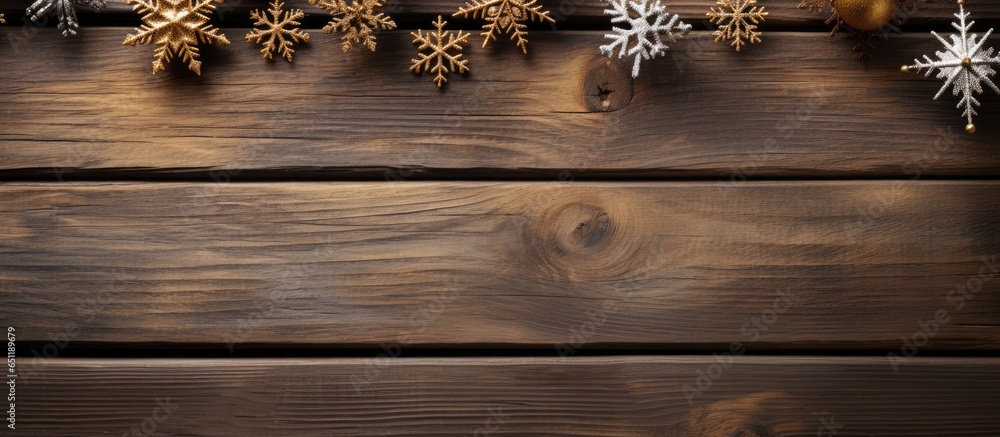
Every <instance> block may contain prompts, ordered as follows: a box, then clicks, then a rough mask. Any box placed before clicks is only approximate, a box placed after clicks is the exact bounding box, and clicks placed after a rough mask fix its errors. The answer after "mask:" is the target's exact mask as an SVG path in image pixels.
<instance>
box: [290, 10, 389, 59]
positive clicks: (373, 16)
mask: <svg viewBox="0 0 1000 437" xmlns="http://www.w3.org/2000/svg"><path fill="white" fill-rule="evenodd" d="M309 3H313V4H315V5H316V6H319V7H321V8H323V9H326V10H327V11H329V12H330V15H333V19H331V20H330V23H329V24H327V25H326V27H324V28H323V33H334V32H343V33H344V36H343V38H341V40H342V41H343V42H344V44H343V48H344V52H347V51H348V50H350V49H351V47H353V46H354V44H359V43H360V44H364V45H365V47H368V49H369V50H371V51H373V52H374V51H375V33H376V32H378V31H380V30H392V29H395V28H396V22H394V21H392V18H390V17H389V16H388V15H386V14H385V13H384V12H381V11H380V10H381V9H382V5H384V4H385V0H352V1H351V4H347V2H346V1H344V0H309Z"/></svg>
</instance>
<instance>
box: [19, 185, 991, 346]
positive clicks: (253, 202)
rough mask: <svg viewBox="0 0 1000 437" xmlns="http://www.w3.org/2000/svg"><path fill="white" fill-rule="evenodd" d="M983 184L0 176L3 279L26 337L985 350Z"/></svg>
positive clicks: (987, 297) (986, 189)
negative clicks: (931, 327)
mask: <svg viewBox="0 0 1000 437" xmlns="http://www.w3.org/2000/svg"><path fill="white" fill-rule="evenodd" d="M998 188H1000V186H998V183H997V182H992V181H984V182H947V181H937V182H935V181H923V182H902V181H867V182H865V181H858V182H835V181H831V182H794V181H790V182H771V183H763V182H759V183H744V184H728V183H717V182H701V183H679V182H668V183H656V182H650V183H566V184H552V183H474V182H441V183H387V182H369V183H263V184H257V183H253V184H215V185H211V184H197V183H151V184H134V183H123V184H101V183H93V184H75V185H55V184H5V185H3V186H0V198H2V199H4V201H3V202H2V203H0V230H2V232H3V234H2V241H3V242H4V244H3V245H2V246H0V272H2V275H0V290H4V302H5V308H4V311H5V313H6V316H7V317H6V320H7V321H8V322H9V323H12V324H13V325H14V326H17V327H19V328H23V329H24V333H23V334H22V337H21V338H22V341H39V342H44V341H47V340H48V338H49V336H50V335H53V334H58V333H60V332H63V331H64V330H65V326H67V325H68V324H74V325H77V326H80V327H81V329H80V330H79V332H77V333H76V336H75V337H74V341H78V342H111V343H114V342H140V343H154V342H161V343H210V344H216V345H221V344H223V343H240V344H243V343H247V344H254V345H258V346H259V345H261V344H272V345H275V346H278V347H280V346H282V345H286V346H287V345H294V344H310V345H324V346H326V345H334V346H336V345H340V346H344V345H349V346H359V345H378V344H380V343H383V342H392V341H398V340H400V339H403V338H405V340H404V342H405V343H408V344H412V345H426V346H437V345H446V346H475V345H507V346H517V345H531V346H536V347H547V348H550V349H549V350H550V351H551V347H552V346H553V345H556V344H560V343H565V344H576V343H579V345H581V346H582V345H588V346H593V345H595V344H596V345H599V346H604V347H608V346H609V345H610V346H612V347H614V346H615V345H617V346H642V345H645V346H650V345H660V346H665V347H673V348H678V347H689V346H703V347H709V346H710V347H723V348H725V347H728V344H729V343H730V342H733V341H738V340H743V341H745V340H747V339H748V338H750V337H755V336H753V335H752V332H753V331H754V330H756V331H760V332H759V333H760V334H762V335H759V338H753V340H754V341H753V342H751V343H752V344H748V347H750V348H802V349H816V348H820V349H822V348H893V349H896V348H898V347H900V346H901V338H903V337H907V338H909V337H910V336H911V335H912V334H913V333H914V332H915V331H918V330H919V329H920V326H919V325H918V323H919V322H922V321H926V320H929V319H933V318H934V317H935V312H936V311H938V310H944V311H947V312H949V314H950V315H951V316H952V317H951V319H950V322H949V323H947V324H946V326H944V327H942V328H941V330H940V332H937V333H936V335H935V337H934V338H933V341H931V342H930V343H929V344H928V345H927V347H928V348H931V349H942V350H957V349H964V348H978V349H990V350H997V349H1000V324H998V323H997V314H998V313H1000V293H998V291H1000V283H998V282H996V281H993V280H992V273H993V272H994V271H995V270H994V269H996V268H997V264H996V263H997V262H998V261H996V257H997V255H998V252H1000V227H998V224H997V221H996V212H997V209H998V205H1000V190H998ZM928 205H934V206H935V207H934V208H928ZM983 259H985V260H986V262H984V261H983ZM991 266H992V267H991ZM979 275H986V276H979ZM976 278H982V279H976ZM969 281H973V282H975V281H979V283H981V284H982V285H981V287H980V288H978V289H976V290H974V291H973V292H972V293H970V294H969V296H968V300H969V304H968V305H961V306H959V305H958V303H959V301H958V300H957V299H958V297H961V296H958V297H956V296H957V294H956V292H955V290H956V287H966V286H967V284H968V283H969ZM961 300H963V301H964V300H966V299H965V298H961ZM80 308H96V310H98V311H99V317H94V316H93V314H92V311H80ZM773 309H779V310H780V311H779V313H778V315H777V316H776V314H775V313H774V311H773ZM768 312H770V315H768V314H767V313H768ZM775 316H776V317H777V318H776V319H774V318H775ZM763 317H766V319H767V322H766V323H765V324H764V325H761V324H760V322H759V320H760V319H761V318H763ZM754 320H758V322H756V323H754V322H753V321H754ZM748 324H749V325H750V328H748V327H747V325H748ZM244 325H249V327H246V326H244ZM581 332H582V333H583V334H581ZM748 332H750V333H751V334H748ZM581 335H582V337H581Z"/></svg>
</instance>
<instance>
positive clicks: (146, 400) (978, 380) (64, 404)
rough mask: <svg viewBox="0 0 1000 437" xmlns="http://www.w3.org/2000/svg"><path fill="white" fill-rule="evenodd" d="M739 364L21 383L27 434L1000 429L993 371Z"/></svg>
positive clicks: (283, 370) (217, 373)
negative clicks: (700, 386)
mask: <svg viewBox="0 0 1000 437" xmlns="http://www.w3.org/2000/svg"><path fill="white" fill-rule="evenodd" d="M729 358H730V359H732V360H733V361H732V362H726V363H727V365H726V366H723V365H722V364H719V363H717V362H716V361H714V360H713V359H712V358H711V357H704V356H702V357H688V356H680V357H662V356H651V357H586V358H569V359H559V358H466V359H462V358H455V359H408V358H396V359H392V358H384V359H382V360H373V359H284V360H282V359H246V360H234V359H225V360H205V359H147V360H136V359H119V360H107V359H59V358H57V359H51V360H39V361H38V362H37V364H35V363H34V362H31V360H22V362H27V363H28V364H27V365H26V366H25V367H24V368H23V369H22V370H21V371H22V372H23V375H30V376H22V378H21V381H20V382H19V383H18V392H17V393H18V401H19V403H18V410H17V415H18V423H17V426H18V434H17V435H30V436H64V435H65V436H69V435H73V436H77V435H104V434H108V435H115V436H118V435H143V434H142V433H143V432H144V431H145V432H146V434H144V435H150V434H152V433H150V432H149V431H152V432H153V433H155V434H156V435H199V436H222V435H255V436H270V435H295V436H320V435H322V436H330V435H337V436H341V435H440V436H444V435H466V436H467V435H476V436H482V435H574V436H713V437H717V436H723V437H725V436H834V435H835V436H837V437H843V436H871V435H878V436H914V437H916V436H920V437H926V436H944V435H947V436H974V435H977V436H988V435H994V434H995V432H996V430H997V429H1000V414H997V410H998V408H1000V360H998V359H996V358H982V359H975V358H963V359H956V358H914V359H913V360H911V361H910V362H909V363H907V364H905V365H903V366H901V367H899V368H898V372H896V371H894V370H893V368H892V367H891V366H890V365H889V364H888V363H887V362H886V359H885V358H884V357H855V358H840V357H813V358H797V357H749V356H743V357H732V356H730V357H729ZM701 375H705V376H704V377H702V376H701ZM708 375H713V376H708ZM699 379H701V380H702V381H703V382H702V387H704V390H699V389H698V384H699ZM689 400H690V402H689ZM130 433H132V434H130Z"/></svg>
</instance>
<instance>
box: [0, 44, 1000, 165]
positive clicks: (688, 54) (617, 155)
mask: <svg viewBox="0 0 1000 437" xmlns="http://www.w3.org/2000/svg"><path fill="white" fill-rule="evenodd" d="M49 30H51V31H49ZM12 32H18V30H17V29H16V28H5V29H0V40H2V39H4V38H5V37H6V36H9V35H10V34H11V33H12ZM225 32H227V34H228V35H229V36H230V38H231V39H234V41H236V42H234V43H233V45H231V46H226V47H221V48H208V47H206V48H205V50H204V61H205V64H204V67H203V70H204V75H203V76H201V77H198V76H195V75H193V74H191V73H190V72H188V71H186V70H185V69H184V68H182V67H178V68H175V69H172V70H171V71H168V72H164V73H160V74H157V75H156V76H153V75H151V74H150V70H151V67H150V62H151V60H152V51H153V48H152V47H150V46H140V47H132V46H123V45H121V40H122V39H123V38H124V36H125V34H127V33H128V30H127V29H122V28H93V27H92V28H88V29H86V35H85V36H83V35H81V36H80V37H79V38H63V37H61V36H59V35H58V34H56V33H55V32H54V29H43V30H42V31H39V32H38V33H37V34H36V35H34V36H33V37H32V38H31V39H30V41H29V42H27V43H25V44H24V45H23V47H22V50H21V51H20V52H14V51H13V49H12V48H11V47H9V46H5V47H0V53H3V56H4V57H5V58H6V59H7V60H6V62H5V63H4V66H3V71H4V86H3V89H2V91H0V92H2V93H3V96H4V100H5V102H4V104H3V105H0V119H2V120H3V121H4V122H3V124H2V125H0V142H2V144H3V146H2V147H0V168H2V169H4V170H12V169H20V170H32V171H37V172H42V173H44V174H45V175H46V176H45V177H46V178H47V180H52V181H55V180H57V178H62V179H67V178H68V179H72V178H75V177H77V178H78V177H81V176H82V177H87V176H88V175H93V172H97V174H98V175H99V176H103V177H108V176H110V177H116V175H117V177H125V178H128V177H132V175H134V174H140V175H142V174H145V175H150V174H168V175H169V174H174V173H177V172H181V171H184V170H187V171H200V170H220V169H222V170H234V171H240V172H250V173H242V175H243V176H244V177H246V176H248V175H252V174H253V173H252V171H253V170H272V172H271V173H268V174H267V176H273V175H275V174H277V175H278V176H281V177H288V176H287V175H288V174H290V173H288V171H289V170H303V169H306V170H320V171H322V174H323V175H327V176H334V177H336V176H338V175H341V174H349V173H350V172H352V171H363V170H368V171H372V172H374V175H373V176H372V175H370V176H369V177H377V178H382V173H381V170H382V169H387V168H388V169H400V168H402V169H405V170H404V171H402V172H400V171H396V170H392V171H390V172H388V173H386V175H385V176H386V177H387V178H390V179H393V180H396V179H406V178H414V177H421V175H423V174H424V173H431V174H432V176H433V177H440V175H441V174H444V175H445V176H448V177H455V176H456V175H458V176H462V175H464V174H476V175H479V176H477V177H489V178H512V177H518V175H519V174H523V172H530V173H532V174H533V177H535V178H544V179H546V180H558V178H559V177H560V170H568V171H570V172H571V175H572V177H576V178H580V177H589V176H595V175H600V174H606V173H611V174H613V175H617V176H618V177H629V176H630V175H631V176H634V175H637V174H638V175H641V174H646V175H654V176H655V175H661V176H662V175H666V176H673V177H680V176H684V177H688V176H699V177H712V178H731V179H741V180H742V179H744V178H763V177H774V176H781V177H787V176H800V177H803V176H810V177H815V176H824V177H831V176H837V177H845V176H846V177H858V176H859V175H867V177H897V178H915V177H928V176H942V175H948V176H969V175H975V176H991V175H995V174H996V172H997V170H998V169H1000V148H998V147H996V144H997V143H998V139H1000V130H998V129H996V128H994V126H1000V123H998V122H1000V110H990V108H1000V98H997V97H996V96H995V95H993V94H985V95H984V96H983V97H982V98H981V99H982V101H983V109H982V110H980V111H979V112H980V113H981V114H982V115H981V116H980V117H978V118H977V121H976V123H977V125H978V126H979V132H978V133H977V134H976V135H971V136H970V135H967V134H965V132H964V131H963V130H962V129H963V127H964V119H963V118H962V117H961V116H960V111H958V110H956V109H955V108H954V106H955V104H956V102H957V100H956V99H953V98H951V97H950V96H945V97H943V98H942V99H941V100H940V101H932V100H931V98H932V97H933V96H934V93H936V92H937V90H938V88H939V87H940V83H939V82H938V81H936V80H933V79H928V78H924V77H922V76H920V75H916V74H909V75H907V74H903V73H901V72H900V71H899V65H901V64H903V63H908V62H911V61H912V60H913V58H915V57H917V56H919V55H921V54H923V53H932V52H933V50H935V49H937V46H938V43H937V42H936V41H935V40H934V39H933V38H932V37H931V36H930V35H928V34H924V33H920V34H907V35H902V36H894V37H892V38H891V39H890V41H888V42H885V43H884V44H881V45H880V47H881V49H880V52H879V56H878V57H877V58H876V60H875V61H873V62H871V63H869V64H868V66H867V69H866V68H865V66H863V65H862V64H861V63H859V62H858V61H857V60H856V59H855V55H854V54H853V53H852V52H851V47H852V45H853V43H852V42H851V41H846V40H844V39H842V38H830V37H828V36H827V35H826V33H822V32H811V33H796V32H772V33H768V34H766V35H765V38H766V40H765V41H766V44H765V45H761V46H759V47H751V48H750V49H748V50H745V51H743V52H741V53H735V52H734V51H733V50H732V48H731V47H729V46H728V45H726V44H717V43H715V42H713V41H712V36H711V35H710V33H709V32H695V33H693V35H692V37H691V38H690V39H688V40H686V41H683V42H679V43H677V44H676V45H675V50H674V51H672V52H671V54H670V56H669V57H667V58H665V59H658V60H654V61H647V62H645V63H644V64H643V67H642V71H643V74H642V75H641V76H640V77H639V78H638V79H636V80H635V81H634V82H633V81H632V80H631V78H630V77H629V74H628V71H627V68H626V67H625V66H622V65H620V64H617V63H613V62H610V61H608V60H607V58H603V57H601V55H600V53H599V51H598V46H599V45H600V44H603V42H602V40H603V36H602V35H603V34H604V33H605V31H557V32H551V31H538V32H534V33H532V35H531V42H530V44H531V46H530V51H529V54H528V55H527V56H525V55H524V54H522V53H521V52H520V51H519V50H517V49H516V48H515V47H513V45H512V44H499V43H498V44H496V46H497V47H495V48H492V49H486V50H483V49H481V48H479V47H478V43H475V42H477V41H478V40H477V39H475V38H474V41H473V42H474V44H471V47H468V48H467V50H466V56H467V57H468V59H469V60H470V67H471V68H472V72H471V73H470V74H469V75H468V76H460V75H453V76H452V78H451V80H450V81H449V83H448V87H447V89H446V90H445V91H444V92H441V91H440V90H438V88H437V87H435V86H434V84H433V82H432V81H431V78H430V77H427V76H426V75H425V76H414V75H413V74H411V73H410V72H409V71H408V67H409V63H410V59H411V58H412V57H413V55H414V53H415V49H414V47H413V45H412V44H411V40H412V37H411V36H410V35H409V32H408V31H396V32H383V33H382V34H380V35H379V49H378V52H377V53H374V54H373V53H370V52H364V51H361V50H358V51H354V52H351V53H350V54H349V55H344V54H343V53H342V52H341V50H340V42H339V41H340V40H339V38H336V37H335V36H332V35H324V34H322V33H319V32H314V33H313V35H312V39H311V40H310V45H309V46H308V48H303V49H302V50H301V51H300V52H297V53H296V61H295V63H294V64H293V65H288V63H287V62H284V61H282V62H273V63H268V62H264V61H263V60H262V59H260V54H259V53H258V52H257V50H258V49H259V48H258V47H257V46H254V45H251V44H246V43H245V42H243V41H238V39H239V38H241V36H242V35H243V34H244V33H245V29H226V30H225ZM599 88H600V89H603V90H605V91H608V92H609V93H608V94H606V95H605V96H604V99H603V100H602V98H601V97H600V94H599ZM484 169H492V170H493V171H485V170H484ZM126 170H128V171H129V172H127V173H123V172H124V171H126ZM436 170H439V171H438V172H437V173H435V171H436ZM84 171H85V172H84ZM86 172H90V173H86ZM519 172H522V173H519ZM8 174H10V173H8ZM291 174H294V173H291ZM434 175H436V176H434ZM222 177H224V178H229V177H230V175H228V174H225V175H223V176H222ZM62 179H59V180H62ZM206 180H207V178H206Z"/></svg>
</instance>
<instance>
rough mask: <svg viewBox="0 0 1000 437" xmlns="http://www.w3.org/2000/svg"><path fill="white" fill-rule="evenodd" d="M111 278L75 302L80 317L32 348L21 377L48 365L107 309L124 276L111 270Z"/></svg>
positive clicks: (28, 376) (28, 377)
mask: <svg viewBox="0 0 1000 437" xmlns="http://www.w3.org/2000/svg"><path fill="white" fill-rule="evenodd" d="M110 275H111V279H110V280H109V281H108V283H107V285H106V286H105V287H104V288H103V289H100V290H98V292H97V293H95V294H94V295H93V296H91V297H90V298H88V299H86V300H84V301H82V302H80V303H79V304H77V306H76V308H75V309H74V312H75V314H76V315H77V316H79V317H82V318H81V319H79V320H78V321H73V322H68V323H66V324H65V325H64V326H63V330H62V331H60V332H57V333H54V334H49V336H48V337H49V341H48V342H47V343H45V344H44V345H42V347H40V348H36V349H32V350H31V355H32V358H31V359H29V361H28V362H29V363H30V366H28V367H27V368H25V369H23V370H22V373H21V374H20V376H21V379H23V380H24V382H27V381H28V380H30V379H31V378H32V377H35V376H37V375H38V374H39V372H41V371H42V370H44V369H45V368H46V367H48V364H49V361H50V360H52V359H54V358H56V357H58V356H59V354H60V353H62V351H63V350H64V349H66V347H68V346H69V344H70V343H71V342H72V341H73V340H75V339H76V338H77V337H79V336H80V333H81V332H83V329H84V328H86V326H87V325H88V324H90V323H91V322H93V321H94V320H96V319H97V317H98V316H100V314H101V313H103V312H104V311H106V310H107V308H108V306H110V305H111V302H112V301H113V300H114V297H115V294H116V293H118V291H120V290H119V288H120V287H121V283H122V282H124V281H125V279H126V276H125V275H124V274H123V273H121V272H118V271H114V272H111V274H110Z"/></svg>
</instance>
